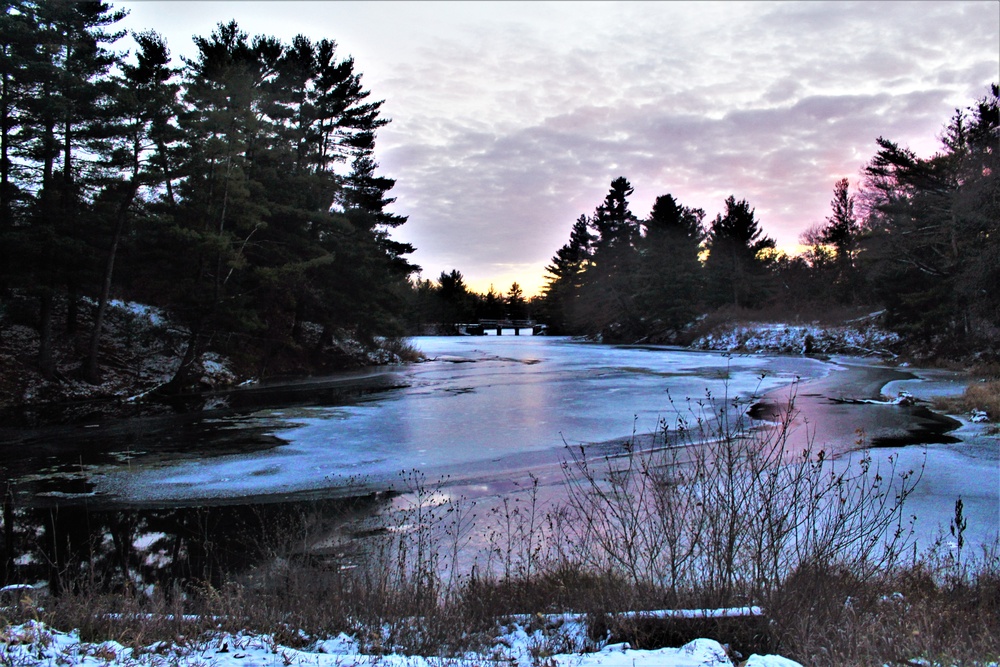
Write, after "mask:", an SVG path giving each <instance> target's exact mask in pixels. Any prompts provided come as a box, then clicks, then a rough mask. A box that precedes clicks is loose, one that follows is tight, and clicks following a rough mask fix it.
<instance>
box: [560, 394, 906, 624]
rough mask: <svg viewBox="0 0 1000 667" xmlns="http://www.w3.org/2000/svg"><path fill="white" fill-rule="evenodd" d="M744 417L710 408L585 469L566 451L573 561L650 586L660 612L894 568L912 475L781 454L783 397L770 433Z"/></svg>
mask: <svg viewBox="0 0 1000 667" xmlns="http://www.w3.org/2000/svg"><path fill="white" fill-rule="evenodd" d="M747 407H748V405H746V404H743V403H741V402H739V401H723V402H722V404H721V405H719V404H715V403H714V402H713V401H712V400H711V397H708V399H707V400H705V401H701V402H697V403H694V404H692V406H691V412H690V413H689V417H687V418H685V417H681V418H679V419H678V420H677V423H676V424H675V425H673V427H672V428H670V427H668V425H667V424H661V429H660V433H659V435H658V437H657V439H656V440H655V441H654V443H653V446H646V447H640V446H638V445H639V443H638V441H637V439H636V438H633V439H632V441H631V442H629V443H626V445H625V446H624V447H623V451H622V452H621V453H620V454H618V455H608V456H606V457H604V459H603V460H602V461H599V462H598V463H597V464H596V465H595V464H594V463H593V462H590V461H588V460H587V458H586V452H585V451H583V450H576V451H575V452H574V454H575V457H574V458H573V460H572V462H571V463H570V464H568V468H567V473H568V474H567V480H568V483H569V485H570V489H571V493H570V501H569V505H570V510H571V512H572V520H570V521H568V522H567V523H566V525H567V526H569V528H570V530H572V531H573V533H574V534H573V537H574V544H575V556H576V557H577V558H579V559H580V561H581V562H582V563H585V564H586V565H587V566H589V567H593V568H595V569H596V570H598V571H611V572H616V573H619V574H621V575H622V576H624V577H625V578H626V579H627V580H628V581H629V582H630V583H631V584H632V585H633V586H636V587H639V586H642V585H652V586H654V587H656V588H658V589H659V590H661V591H662V592H663V596H664V599H663V600H662V602H663V603H664V604H667V605H675V604H676V603H677V602H679V601H680V599H681V598H682V591H698V596H697V597H698V599H699V601H700V602H701V603H702V604H704V605H710V606H733V605H741V604H765V605H770V604H772V603H773V602H774V601H775V600H774V595H775V593H776V592H777V591H778V590H779V587H780V585H781V583H782V582H783V580H784V579H785V578H786V577H788V576H789V575H790V574H791V573H792V572H794V571H795V570H796V569H798V568H800V567H802V566H804V565H808V566H809V567H812V568H830V569H832V568H834V567H847V568H849V569H850V571H851V572H852V573H854V574H855V575H856V576H858V577H861V578H866V577H870V576H872V575H873V574H875V573H878V572H881V571H883V570H884V569H885V568H887V567H888V566H889V565H890V564H892V563H895V562H896V560H897V558H898V557H899V555H900V554H901V553H902V552H903V550H904V549H905V547H906V546H907V545H908V538H909V537H910V531H909V526H908V525H906V523H905V521H904V514H903V511H902V508H903V503H904V501H905V499H906V497H907V495H909V493H910V492H911V491H912V489H913V487H914V485H915V484H916V482H917V480H918V479H919V471H911V470H905V471H900V470H896V469H895V465H894V462H893V463H892V464H890V468H891V469H889V470H880V469H878V467H877V466H874V465H873V464H872V460H871V458H870V457H868V456H867V455H866V454H865V453H864V452H863V451H862V452H859V453H858V454H856V455H855V456H853V458H854V459H855V460H854V461H853V462H845V461H830V460H828V458H827V457H826V455H825V453H824V452H823V451H822V450H814V449H812V448H807V449H806V450H804V451H801V452H793V451H790V448H789V446H788V429H789V425H790V424H791V416H793V415H794V398H792V399H790V401H789V405H788V409H787V410H785V411H783V413H784V414H786V415H787V416H786V417H785V418H783V419H782V420H781V422H780V423H777V424H764V425H759V424H753V423H752V422H751V420H750V419H749V417H748V416H747V414H746V409H747ZM845 463H846V464H845ZM684 597H687V598H688V599H690V596H689V595H688V596H684Z"/></svg>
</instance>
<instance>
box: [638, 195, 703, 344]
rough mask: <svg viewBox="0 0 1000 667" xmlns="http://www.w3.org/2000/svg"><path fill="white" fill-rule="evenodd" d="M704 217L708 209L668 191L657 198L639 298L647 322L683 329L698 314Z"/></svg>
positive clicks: (645, 240)
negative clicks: (692, 205)
mask: <svg viewBox="0 0 1000 667" xmlns="http://www.w3.org/2000/svg"><path fill="white" fill-rule="evenodd" d="M704 217H705V212H704V211H703V210H701V209H692V208H688V207H686V206H681V205H679V204H678V203H677V201H676V200H675V199H674V198H673V197H672V196H671V195H669V194H667V195H662V196H660V197H657V198H656V201H655V202H654V203H653V208H652V210H651V211H650V214H649V217H648V218H647V219H646V221H645V225H644V226H645V229H646V233H645V235H644V237H643V239H642V241H641V243H640V244H639V248H640V260H639V262H640V265H639V279H638V285H639V290H638V292H637V294H636V303H637V305H638V308H639V309H640V311H641V312H642V313H643V316H644V319H645V320H646V321H648V322H649V325H648V327H649V328H651V329H654V330H659V331H658V332H659V333H662V332H664V330H665V331H666V332H668V333H669V332H676V331H678V330H679V329H681V328H682V327H683V326H684V325H686V324H688V323H690V322H691V321H692V320H693V319H694V317H695V316H696V315H697V313H698V309H699V306H700V302H701V299H702V294H701V292H702V284H703V280H702V275H701V274H702V266H701V262H700V261H699V259H698V255H699V253H700V251H701V243H702V240H703V239H704V237H705V232H704V230H703V229H702V220H703V219H704Z"/></svg>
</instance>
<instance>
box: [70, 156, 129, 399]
mask: <svg viewBox="0 0 1000 667" xmlns="http://www.w3.org/2000/svg"><path fill="white" fill-rule="evenodd" d="M137 190H138V180H137V179H136V175H135V174H133V176H132V181H131V182H130V183H129V184H128V186H127V190H126V192H125V196H124V197H123V198H122V201H121V202H119V204H118V219H117V222H116V224H115V234H114V238H113V239H112V240H111V248H110V249H109V250H108V259H107V263H106V264H105V266H104V280H103V281H102V283H101V295H100V297H99V298H98V300H97V314H96V315H94V330H93V331H92V332H91V333H90V349H89V350H88V353H87V363H86V366H85V367H84V373H83V377H84V379H85V380H86V381H87V382H89V383H90V384H100V382H101V370H100V366H99V364H98V355H99V354H100V348H101V330H102V329H103V328H104V314H105V313H106V312H107V309H108V299H109V298H110V296H111V279H112V277H113V275H114V271H115V257H116V255H117V254H118V244H119V242H120V241H121V237H122V234H123V233H124V231H125V222H126V221H127V220H128V210H129V207H131V206H132V201H133V200H134V199H135V195H136V192H137Z"/></svg>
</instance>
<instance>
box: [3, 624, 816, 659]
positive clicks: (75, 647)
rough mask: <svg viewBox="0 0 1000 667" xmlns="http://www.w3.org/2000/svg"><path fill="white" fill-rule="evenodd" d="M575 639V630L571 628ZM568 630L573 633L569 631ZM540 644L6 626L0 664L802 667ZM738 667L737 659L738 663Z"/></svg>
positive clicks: (511, 637)
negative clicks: (466, 650) (129, 642)
mask: <svg viewBox="0 0 1000 667" xmlns="http://www.w3.org/2000/svg"><path fill="white" fill-rule="evenodd" d="M575 630H576V631H577V632H579V631H580V628H575ZM568 631H570V632H572V631H574V629H573V628H569V629H568ZM541 641H542V638H541V637H539V636H538V635H537V634H535V633H532V634H529V633H528V632H526V631H525V630H524V629H523V628H522V627H520V626H516V625H515V626H513V627H512V628H510V629H509V631H508V633H507V634H506V635H504V636H502V637H499V638H498V641H497V645H496V647H495V648H494V649H493V651H491V652H490V653H489V654H487V655H469V656H466V657H464V658H462V659H453V658H447V659H445V658H433V657H414V656H400V655H366V654H364V653H362V652H361V651H360V648H359V646H358V644H357V642H355V641H354V640H353V639H352V638H350V637H347V636H346V635H340V636H338V637H335V638H331V639H327V640H322V641H316V642H313V643H312V644H311V645H309V646H307V647H306V648H304V649H294V648H290V647H287V646H282V645H281V644H278V643H277V642H276V641H275V639H274V637H272V636H269V635H250V634H226V633H220V634H218V635H215V636H212V637H209V638H206V639H202V640H199V641H196V642H190V643H185V644H184V645H180V644H167V643H164V642H158V643H156V644H153V645H151V646H148V647H145V648H144V649H143V650H141V651H135V650H133V649H130V648H126V647H124V646H122V645H121V644H119V643H117V642H113V641H108V642H102V643H98V644H94V643H87V642H81V641H80V637H79V635H78V634H77V633H76V632H70V633H66V632H60V631H57V630H53V629H51V628H48V627H46V626H45V625H43V624H40V623H34V622H29V623H26V624H23V625H16V626H9V627H7V628H6V629H4V630H3V632H2V635H0V661H2V662H3V664H5V665H16V666H18V667H28V666H29V665H31V666H33V665H51V666H53V667H55V666H56V665H59V666H60V667H76V666H79V667H98V666H100V667H133V666H135V667H138V666H140V665H141V666H148V667H167V666H169V667H207V666H212V667H276V666H281V667H299V666H302V667H306V666H309V667H343V666H346V665H356V666H358V667H367V666H372V667H374V666H376V665H378V666H384V667H425V666H431V665H433V666H439V665H469V666H470V667H471V666H475V665H508V666H510V667H530V666H532V665H545V666H546V667H563V666H565V667H570V666H573V667H587V666H590V665H594V666H597V665H600V666H601V667H646V666H648V667H653V666H655V667H732V666H733V665H734V664H739V665H741V667H801V666H800V665H799V663H797V662H794V661H792V660H788V659H786V658H782V657H779V656H760V655H752V656H750V657H749V658H748V659H747V660H746V661H745V662H738V663H734V662H733V660H732V659H731V658H730V656H729V655H728V653H727V651H726V648H725V647H724V646H722V645H721V644H719V643H718V642H716V641H714V640H711V639H696V640H694V641H692V642H690V643H688V644H685V645H684V646H682V647H680V648H663V649H658V650H652V651H644V650H632V649H630V648H629V646H628V644H613V645H605V646H603V647H601V648H600V649H599V650H597V651H594V652H590V653H578V652H577V653H564V654H556V655H541V654H539V650H538V647H539V646H540V642H541ZM737 660H739V658H737Z"/></svg>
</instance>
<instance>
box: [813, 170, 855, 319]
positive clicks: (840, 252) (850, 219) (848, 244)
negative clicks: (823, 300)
mask: <svg viewBox="0 0 1000 667" xmlns="http://www.w3.org/2000/svg"><path fill="white" fill-rule="evenodd" d="M848 188H849V182H848V180H847V179H846V178H842V179H840V180H839V181H837V183H836V185H835V186H834V188H833V200H832V201H831V202H830V207H831V208H832V209H833V214H832V215H831V216H830V217H829V218H827V220H826V225H825V226H824V227H823V229H822V232H821V235H820V240H821V241H822V242H823V243H826V244H828V245H830V246H832V247H833V251H834V263H835V266H836V270H837V275H836V277H835V285H836V289H837V298H838V300H840V301H841V302H844V303H850V302H853V301H854V300H855V298H856V289H857V277H856V272H855V264H854V260H855V258H856V257H857V252H858V251H857V246H858V235H859V234H860V231H861V227H860V224H859V222H858V220H857V218H856V217H855V215H854V196H853V195H851V194H849V192H848Z"/></svg>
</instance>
